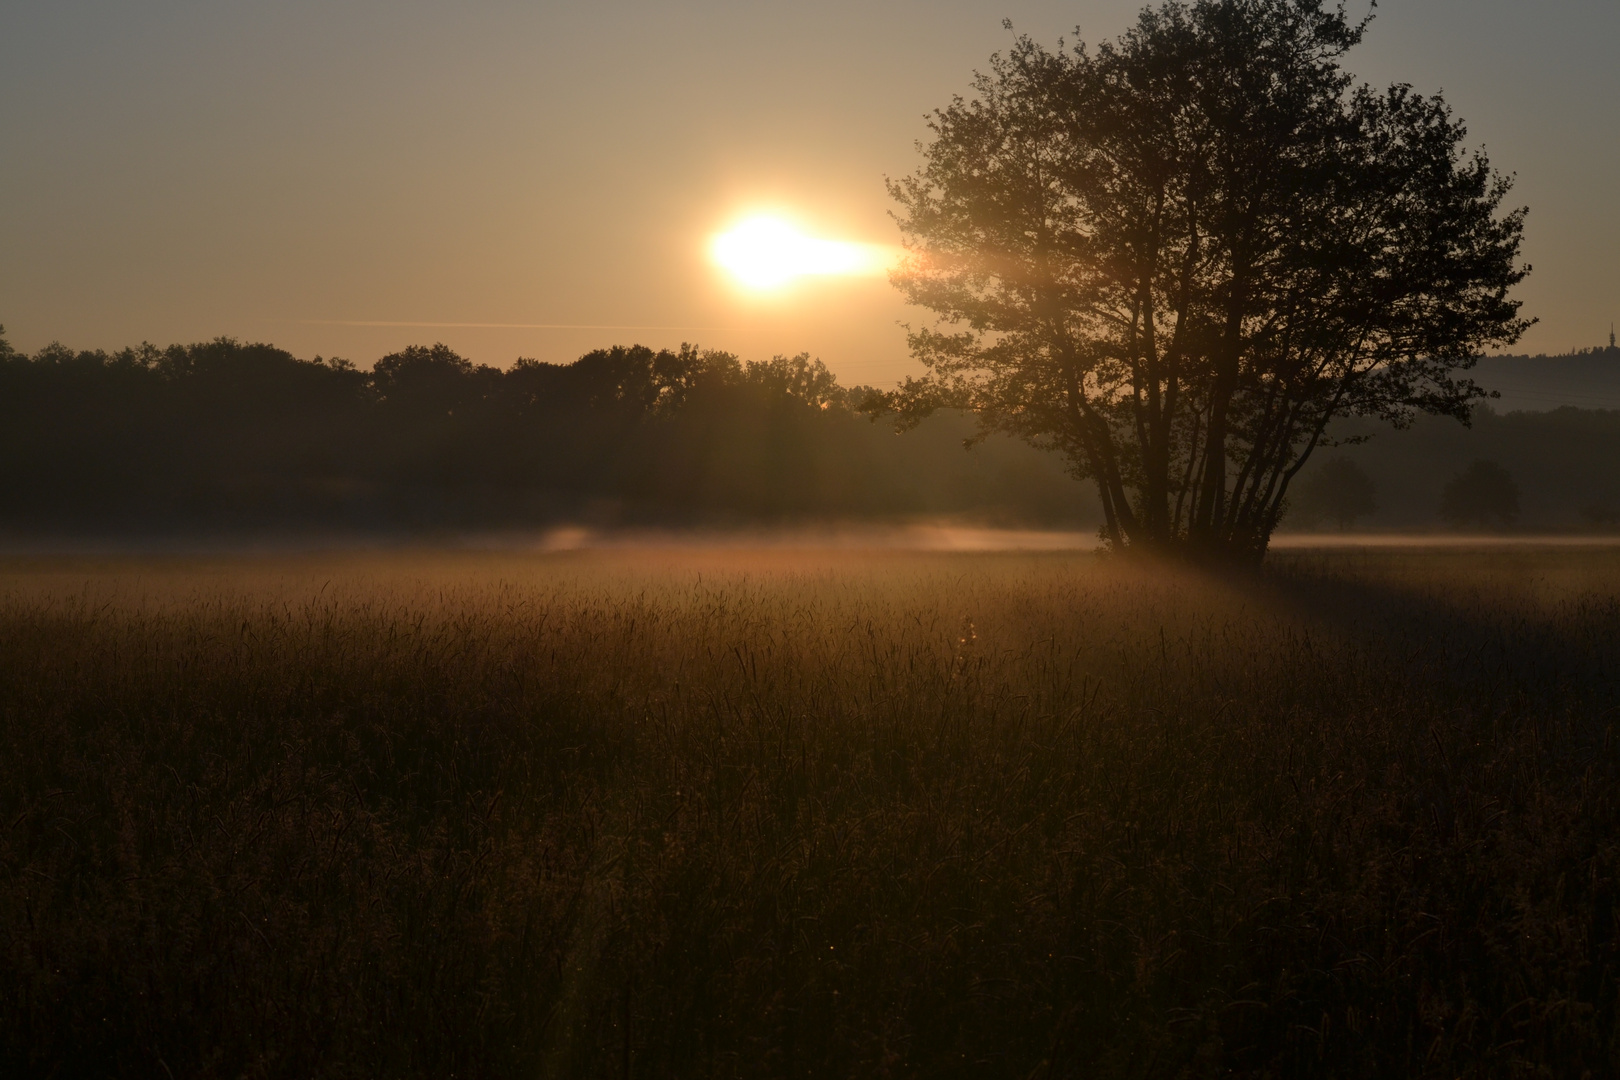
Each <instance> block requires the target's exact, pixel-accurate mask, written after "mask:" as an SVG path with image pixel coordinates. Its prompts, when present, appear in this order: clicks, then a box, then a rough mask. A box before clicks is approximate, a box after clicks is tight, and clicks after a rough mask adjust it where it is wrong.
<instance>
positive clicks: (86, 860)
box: [0, 546, 1620, 1080]
mask: <svg viewBox="0 0 1620 1080" xmlns="http://www.w3.org/2000/svg"><path fill="white" fill-rule="evenodd" d="M1617 660H1620V549H1617V548H1604V547H1597V546H1594V547H1588V548H1567V549H1552V548H1532V547H1525V548H1510V547H1500V548H1493V549H1490V550H1479V551H1465V550H1457V549H1446V550H1439V549H1436V550H1412V549H1407V550H1402V549H1394V548H1391V549H1386V550H1377V551H1354V550H1340V551H1332V552H1323V551H1310V550H1290V551H1285V552H1277V553H1274V554H1273V555H1272V557H1271V558H1270V559H1269V560H1268V563H1267V565H1266V567H1265V568H1264V569H1263V570H1261V571H1258V572H1254V573H1251V574H1247V575H1244V576H1216V575H1212V574H1209V573H1206V572H1202V571H1199V570H1196V569H1191V568H1187V567H1179V566H1169V565H1163V564H1156V563H1152V562H1146V561H1137V560H1126V559H1119V558H1111V557H1107V556H1104V555H1098V554H1081V553H1073V552H1067V553H1066V552H1041V553H1001V554H995V553H972V554H951V553H917V552H900V551H877V552H859V551H823V552H815V551H795V550H785V549H784V550H770V551H753V552H749V551H741V550H701V549H692V550H662V551H652V550H649V551H578V552H564V553H550V554H527V555H526V554H516V553H482V554H479V553H465V552H464V553H426V552H423V553H412V552H392V553H381V554H377V553H363V552H350V553H344V554H325V555H280V556H258V557H249V556H241V557H228V558H227V557H212V558H200V557H199V558H189V559H179V558H172V559H164V558H158V557H147V558H140V559H136V558H123V559H114V558H101V559H96V558H87V557H85V558H71V559H70V558H22V557H11V558H8V559H6V560H4V561H3V562H0V1072H3V1073H4V1074H5V1075H11V1076H25V1075H28V1076H58V1077H71V1076H111V1075H118V1076H132V1077H163V1078H178V1077H238V1076H251V1077H295V1076H296V1077H313V1076H320V1077H349V1076H354V1077H394V1076H434V1077H450V1076H459V1077H481V1076H516V1075H527V1076H580V1077H596V1076H601V1077H631V1076H643V1077H732V1076H736V1077H742V1076H783V1077H812V1076H814V1077H821V1076H838V1077H846V1076H863V1077H865V1076H870V1077H879V1076H887V1077H898V1076H926V1077H957V1076H961V1077H968V1076H973V1077H980V1076H988V1077H1016V1078H1019V1080H1025V1078H1043V1077H1045V1078H1050V1077H1069V1076H1073V1077H1115V1076H1118V1077H1161V1076H1162V1077H1198V1076H1216V1075H1221V1076H1232V1075H1236V1076H1256V1077H1259V1076H1273V1077H1294V1076H1357V1077H1363V1076H1434V1077H1458V1076H1543V1075H1546V1076H1552V1075H1557V1076H1581V1075H1613V1074H1615V1073H1616V1072H1617V1071H1620V1055H1617V1049H1616V1048H1617V1029H1616V1025H1617V1023H1620V1013H1617V1011H1616V1004H1617V1002H1616V991H1617V988H1620V982H1617V973H1620V947H1617V934H1616V930H1617V925H1616V920H1617V918H1620V909H1617V901H1620V768H1617V763H1616V747H1615V746H1614V735H1615V730H1614V729H1615V723H1616V710H1617V708H1620V686H1617V684H1616V672H1617V665H1616V661H1617Z"/></svg>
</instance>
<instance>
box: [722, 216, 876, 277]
mask: <svg viewBox="0 0 1620 1080" xmlns="http://www.w3.org/2000/svg"><path fill="white" fill-rule="evenodd" d="M709 255H710V257H711V258H712V259H713V260H714V262H715V265H717V266H719V267H720V268H721V269H722V270H724V271H726V273H728V274H730V275H731V277H732V279H733V280H734V281H736V282H737V284H739V285H741V286H742V287H743V288H745V289H749V290H753V291H756V292H771V291H774V290H777V289H781V288H783V287H785V286H787V285H789V284H791V283H793V282H794V281H796V280H797V279H799V278H801V277H812V276H816V277H836V276H867V275H873V274H881V273H882V272H883V270H884V269H885V268H886V266H887V264H888V261H889V260H888V259H887V257H886V253H885V251H884V249H882V248H880V247H878V246H877V245H874V244H857V243H851V242H849V241H845V240H823V239H820V238H818V237H813V236H807V235H806V234H805V233H804V232H803V231H801V230H800V229H799V228H798V226H796V225H794V224H793V223H792V222H790V221H788V220H786V219H785V218H782V217H778V216H776V215H774V214H754V215H751V216H749V217H746V218H743V219H742V220H741V221H738V222H737V223H736V224H734V225H732V226H731V227H730V228H729V229H727V230H726V231H725V232H722V233H720V234H718V235H717V236H715V237H714V239H713V241H712V242H711V243H710V245H709Z"/></svg>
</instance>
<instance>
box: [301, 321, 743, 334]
mask: <svg viewBox="0 0 1620 1080" xmlns="http://www.w3.org/2000/svg"><path fill="white" fill-rule="evenodd" d="M298 321H299V323H300V324H301V325H304V326H402V327H419V328H423V329H428V328H433V327H450V328H460V329H475V330H713V331H725V332H736V331H739V330H741V331H746V330H749V329H750V328H749V327H745V326H610V325H602V324H596V323H489V322H400V321H394V320H390V319H299V320H298Z"/></svg>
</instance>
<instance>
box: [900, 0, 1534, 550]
mask: <svg viewBox="0 0 1620 1080" xmlns="http://www.w3.org/2000/svg"><path fill="white" fill-rule="evenodd" d="M1364 27H1365V24H1364V23H1361V24H1358V23H1353V22H1351V21H1350V20H1349V19H1347V17H1346V16H1345V13H1344V11H1343V10H1342V9H1339V10H1327V9H1325V8H1324V7H1323V5H1322V3H1321V0H1197V2H1195V3H1192V4H1190V5H1189V4H1182V3H1176V2H1171V3H1166V4H1164V5H1163V6H1161V7H1158V8H1153V9H1149V10H1146V11H1144V12H1143V13H1142V14H1141V16H1140V18H1139V20H1138V21H1137V23H1136V24H1135V26H1134V27H1133V28H1132V29H1131V30H1130V31H1129V32H1127V33H1126V34H1125V35H1124V36H1123V37H1121V38H1120V39H1119V40H1118V41H1117V42H1113V43H1108V44H1104V45H1102V46H1100V47H1098V48H1097V49H1095V50H1089V49H1087V48H1086V47H1085V46H1084V45H1080V46H1077V47H1074V48H1072V49H1068V50H1064V49H1062V48H1059V49H1058V50H1056V51H1053V50H1048V49H1046V48H1044V47H1042V46H1040V45H1038V44H1036V43H1035V42H1033V41H1031V40H1029V39H1028V38H1019V39H1018V40H1017V42H1016V44H1015V45H1014V47H1013V49H1012V50H1011V52H1010V53H1009V54H1008V55H1006V56H998V57H996V58H994V59H993V60H992V63H991V67H990V70H989V72H988V73H987V74H983V75H980V76H979V77H978V78H977V80H976V81H975V83H974V90H975V96H974V97H973V98H972V99H971V100H966V99H961V98H958V99H957V100H955V101H953V102H952V103H951V104H950V106H948V107H947V108H945V109H943V110H941V111H939V112H937V113H936V114H935V115H934V117H933V119H932V122H931V129H932V132H933V137H932V140H931V141H930V142H928V143H927V144H926V145H925V146H924V147H922V152H923V158H924V160H923V165H922V167H921V168H920V169H919V170H918V171H917V172H916V173H914V174H912V175H910V176H907V177H904V178H902V179H900V180H898V181H896V182H893V183H892V184H891V193H892V194H893V196H894V197H895V198H896V199H897V200H898V202H899V204H900V206H901V208H902V214H901V217H900V224H901V228H902V231H903V234H904V235H905V237H906V239H907V246H908V249H909V257H908V258H907V260H906V262H905V263H904V265H903V267H902V269H900V270H899V271H898V272H897V273H896V274H895V276H894V281H895V284H896V285H897V286H898V287H899V288H900V289H901V291H902V292H903V293H904V294H905V296H906V298H907V299H908V300H909V301H910V302H912V303H914V304H918V305H920V306H922V307H925V308H928V309H930V310H931V311H933V312H934V313H935V314H936V315H937V316H938V317H939V322H938V324H937V325H935V326H932V327H924V328H920V329H916V330H914V331H913V332H912V333H911V335H910V343H911V347H912V351H913V353H914V355H915V356H916V357H917V358H918V359H919V360H921V361H922V363H923V364H924V365H925V367H926V369H927V370H926V374H925V375H923V376H922V377H920V378H915V379H910V380H907V381H906V382H905V383H904V384H902V385H901V386H900V387H899V388H898V389H897V390H895V391H893V392H891V393H889V394H886V395H883V396H882V397H880V398H878V399H875V400H874V401H873V402H872V403H871V404H872V407H873V409H874V411H876V410H881V409H893V410H895V411H896V412H897V413H898V416H899V421H900V423H901V424H902V425H906V424H911V423H915V422H917V421H918V420H919V419H920V418H922V417H923V416H926V415H928V414H929V413H930V412H932V411H933V410H935V409H938V408H941V407H945V406H950V407H960V408H968V409H971V410H973V411H974V412H975V413H976V414H977V416H978V418H979V420H980V423H981V428H982V430H983V431H984V432H1007V433H1011V434H1014V435H1017V436H1020V437H1022V438H1024V439H1026V440H1028V441H1030V442H1032V443H1034V444H1036V445H1038V446H1042V447H1045V448H1049V449H1052V450H1055V451H1058V452H1060V453H1062V454H1063V455H1064V457H1065V458H1066V460H1067V462H1068V464H1069V466H1070V468H1071V471H1072V473H1073V474H1074V475H1075V476H1076V477H1077V478H1080V479H1089V480H1092V481H1094V482H1095V484H1096V487H1097V491H1098V495H1099V497H1100V498H1101V500H1102V505H1103V509H1104V514H1105V518H1106V521H1105V525H1104V535H1105V537H1106V538H1107V539H1108V540H1109V541H1110V542H1111V543H1112V544H1114V545H1115V546H1120V547H1125V546H1131V547H1148V548H1159V549H1164V548H1172V549H1178V550H1186V549H1188V548H1192V549H1196V550H1198V551H1201V552H1205V553H1211V554H1218V555H1222V556H1226V557H1237V558H1250V559H1252V558H1258V557H1260V556H1261V555H1263V553H1264V551H1265V548H1266V545H1267V543H1268V541H1269V538H1270V534H1271V531H1272V529H1273V528H1274V527H1275V526H1276V524H1277V521H1278V518H1279V516H1280V514H1281V511H1282V508H1283V505H1284V499H1285V497H1286V495H1287V491H1288V486H1289V483H1290V481H1291V480H1292V479H1293V477H1294V476H1295V475H1296V474H1297V473H1298V472H1299V470H1300V468H1301V467H1302V466H1303V465H1304V463H1305V461H1306V460H1307V458H1308V457H1309V456H1310V454H1311V453H1312V451H1313V450H1314V449H1315V448H1316V447H1318V446H1321V445H1324V444H1326V443H1327V442H1329V441H1330V440H1329V439H1328V437H1327V429H1328V424H1329V422H1330V421H1331V420H1333V419H1334V418H1335V417H1338V416H1344V415H1362V416H1373V417H1378V418H1381V419H1382V420H1384V421H1387V422H1389V423H1391V424H1394V425H1397V426H1401V425H1404V424H1406V423H1408V422H1410V420H1411V419H1412V418H1413V417H1414V416H1415V415H1416V414H1418V413H1440V414H1445V415H1449V416H1454V417H1456V418H1458V419H1459V420H1463V421H1465V422H1466V420H1467V418H1468V415H1469V408H1470V404H1471V402H1472V401H1473V400H1474V399H1475V398H1477V397H1480V396H1482V392H1481V391H1480V390H1479V389H1478V388H1477V387H1476V386H1475V385H1474V384H1473V383H1472V382H1471V381H1469V380H1468V379H1466V378H1464V377H1461V376H1459V375H1458V374H1457V372H1458V371H1459V370H1460V369H1466V368H1467V367H1468V366H1469V365H1470V364H1471V363H1472V360H1473V358H1474V357H1475V356H1476V355H1477V354H1478V352H1479V351H1480V349H1481V348H1482V347H1485V346H1488V345H1492V344H1501V343H1507V342H1511V341H1513V340H1516V339H1517V337H1518V336H1519V334H1520V333H1521V332H1522V331H1523V329H1524V328H1525V326H1526V325H1528V324H1527V323H1526V322H1525V321H1524V320H1522V319H1521V318H1520V317H1519V314H1518V310H1519V305H1518V303H1517V302H1516V301H1514V300H1512V299H1510V297H1509V295H1508V294H1509V291H1510V289H1511V288H1512V287H1513V286H1514V285H1515V284H1517V283H1518V282H1519V281H1520V280H1521V279H1522V278H1523V277H1524V275H1525V273H1526V272H1527V268H1526V267H1523V266H1521V265H1520V263H1519V262H1518V251H1519V244H1520V237H1521V232H1522V224H1523V211H1522V210H1516V211H1506V212H1504V210H1503V200H1504V198H1505V196H1506V194H1507V192H1508V182H1507V181H1506V180H1505V179H1504V178H1502V177H1501V176H1500V175H1498V174H1497V173H1496V172H1495V171H1494V170H1493V169H1492V168H1491V166H1490V164H1489V162H1488V161H1487V160H1486V158H1485V156H1484V155H1483V154H1481V153H1469V152H1467V151H1466V150H1465V148H1464V138H1465V131H1464V128H1463V126H1462V125H1461V123H1460V122H1458V121H1457V120H1456V119H1455V118H1454V117H1453V116H1452V115H1451V113H1450V111H1449V109H1448V108H1447V106H1446V105H1445V103H1444V102H1443V101H1442V100H1440V99H1439V98H1435V97H1425V96H1423V95H1420V94H1418V93H1416V92H1415V91H1414V90H1413V89H1412V88H1411V87H1408V86H1404V85H1397V86H1392V87H1390V88H1388V89H1387V90H1383V91H1376V90H1373V89H1371V88H1368V87H1366V86H1357V85H1355V84H1354V83H1353V80H1352V78H1351V77H1350V76H1349V75H1348V74H1347V73H1345V72H1344V70H1343V69H1342V68H1341V66H1340V60H1341V58H1342V57H1343V55H1344V54H1345V53H1346V52H1347V51H1348V50H1349V49H1350V48H1352V47H1353V46H1354V45H1355V44H1356V43H1357V42H1358V41H1359V40H1360V39H1361V36H1362V33H1363V30H1364Z"/></svg>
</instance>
